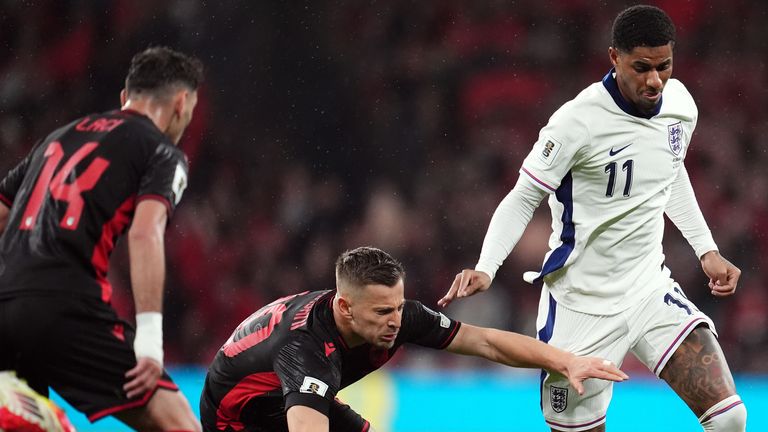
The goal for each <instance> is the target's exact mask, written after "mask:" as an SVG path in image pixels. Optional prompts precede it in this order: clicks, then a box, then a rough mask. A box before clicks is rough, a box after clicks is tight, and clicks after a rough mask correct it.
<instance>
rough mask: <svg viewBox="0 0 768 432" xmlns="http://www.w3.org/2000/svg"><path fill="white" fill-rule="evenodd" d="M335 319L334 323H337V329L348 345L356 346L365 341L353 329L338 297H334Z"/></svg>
mask: <svg viewBox="0 0 768 432" xmlns="http://www.w3.org/2000/svg"><path fill="white" fill-rule="evenodd" d="M333 321H334V324H336V329H337V330H338V331H339V334H340V335H341V338H342V339H344V343H345V344H346V345H347V346H348V347H350V348H352V347H356V346H358V345H362V344H363V343H364V342H365V341H363V339H362V338H361V337H360V336H358V335H357V333H355V332H354V331H353V330H352V324H351V323H350V322H349V319H348V318H347V317H345V316H344V314H343V313H342V312H341V308H340V307H339V298H338V297H334V299H333Z"/></svg>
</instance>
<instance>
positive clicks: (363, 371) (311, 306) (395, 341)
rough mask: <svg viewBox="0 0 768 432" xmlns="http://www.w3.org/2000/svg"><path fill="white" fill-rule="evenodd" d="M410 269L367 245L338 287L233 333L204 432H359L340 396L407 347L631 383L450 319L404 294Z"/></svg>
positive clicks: (341, 270)
mask: <svg viewBox="0 0 768 432" xmlns="http://www.w3.org/2000/svg"><path fill="white" fill-rule="evenodd" d="M404 277H405V271H404V270H403V267H402V265H401V264H400V263H399V262H398V261H396V260H395V259H393V258H392V257H391V256H390V255H388V254H387V253H386V252H383V251H381V250H379V249H375V248H370V247H362V248H357V249H354V250H351V251H347V252H345V253H343V254H342V255H341V256H340V257H339V258H338V260H337V261H336V290H335V291H315V292H304V293H301V294H296V295H292V296H289V297H285V298H282V299H279V300H276V301H274V302H272V303H270V304H269V305H267V306H264V307H263V308H261V309H259V310H258V311H256V312H255V313H254V314H252V315H251V316H250V317H248V318H247V319H246V320H245V321H243V323H241V324H240V325H239V326H238V327H237V329H235V331H234V333H233V334H232V336H231V337H230V338H229V340H227V342H226V343H225V344H224V346H223V347H222V348H221V350H220V351H219V352H218V353H217V355H216V357H215V359H214V361H213V364H212V365H211V366H210V368H209V370H208V375H207V376H206V380H205V386H204V388H203V393H202V396H201V398H200V415H201V419H202V423H203V429H204V430H206V431H241V430H245V431H249V432H261V431H265V432H266V431H270V432H277V431H290V432H305V431H312V432H314V431H323V432H328V431H354V432H366V431H371V430H372V428H371V426H370V425H369V423H368V422H367V421H366V420H364V419H363V418H362V417H361V416H360V415H359V414H357V413H356V412H355V411H353V410H352V409H351V408H350V407H349V406H347V405H345V404H342V403H341V402H340V401H339V400H338V399H336V397H335V396H336V393H337V392H338V391H339V390H341V389H342V388H344V387H346V386H348V385H350V384H352V383H354V382H355V381H357V380H359V379H361V378H362V377H364V376H365V375H367V374H368V373H370V372H372V371H374V370H376V369H378V368H379V367H381V366H382V365H383V364H384V363H386V362H387V361H388V360H389V359H390V358H391V357H392V356H393V355H394V354H395V352H396V351H397V349H398V348H399V347H400V346H401V345H403V344H405V343H414V344H417V345H422V346H426V347H430V348H437V349H446V350H448V351H451V352H454V353H458V354H466V355H473V356H478V357H484V358H487V359H488V360H491V361H494V362H498V363H503V364H506V365H509V366H515V367H530V368H543V369H546V370H548V371H550V373H555V374H560V375H562V376H564V377H566V378H567V379H568V380H569V382H570V383H571V385H572V386H573V387H574V388H575V389H576V390H577V391H578V392H581V391H583V385H582V381H584V380H585V379H587V378H600V379H606V380H611V381H623V380H624V379H627V378H628V377H627V375H625V374H624V373H623V372H622V371H620V370H619V369H618V368H617V367H616V366H614V365H613V364H612V363H610V362H608V361H604V360H603V359H600V358H594V357H589V358H588V357H576V356H574V355H572V354H569V353H567V352H565V351H562V350H560V349H557V348H555V347H553V346H550V345H547V344H545V343H542V342H539V341H537V340H535V339H533V338H530V337H527V336H523V335H520V334H516V333H510V332H504V331H500V330H495V329H488V328H482V327H475V326H471V325H468V324H462V323H460V322H458V321H454V320H451V319H449V318H448V317H446V316H445V315H443V314H440V313H436V312H433V311H431V310H430V309H428V308H426V307H425V306H423V305H422V304H421V303H419V302H417V301H414V300H406V299H405V298H404V282H403V280H404Z"/></svg>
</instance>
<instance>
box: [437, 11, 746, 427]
mask: <svg viewBox="0 0 768 432" xmlns="http://www.w3.org/2000/svg"><path fill="white" fill-rule="evenodd" d="M674 41H675V29H674V25H673V23H672V21H671V20H670V18H669V17H668V16H667V14H666V13H664V12H663V11H662V10H660V9H658V8H656V7H651V6H633V7H630V8H628V9H626V10H624V11H623V12H621V13H620V14H619V15H618V16H617V17H616V20H615V21H614V24H613V41H612V46H611V47H610V48H609V49H608V54H609V57H610V60H611V63H612V64H613V69H611V70H610V71H609V72H608V74H607V75H606V76H605V77H604V78H603V79H602V81H600V82H597V83H594V84H592V85H590V86H589V87H587V88H586V89H584V90H583V91H582V92H581V93H580V94H579V95H578V96H576V98H575V99H573V100H571V101H569V102H567V103H566V104H565V105H563V106H562V107H561V108H560V109H558V110H557V111H556V112H555V113H554V114H553V115H552V117H551V118H550V119H549V122H548V124H547V125H546V126H545V127H544V128H543V129H542V130H541V132H540V135H539V139H538V141H537V142H536V144H535V145H534V147H533V150H532V151H531V153H530V154H529V155H528V157H527V158H526V159H525V161H524V162H523V165H522V168H521V169H520V177H519V179H518V181H517V184H516V185H515V186H514V188H513V189H512V191H511V192H510V193H509V194H508V195H507V196H506V197H505V198H504V199H503V200H502V202H501V203H500V204H499V206H498V208H497V209H496V212H495V213H494V215H493V218H492V219H491V223H490V226H489V228H488V232H487V234H486V237H485V241H484V242H483V248H482V251H481V253H480V259H479V262H478V264H477V266H476V267H475V269H474V270H471V269H466V270H463V271H462V272H461V273H460V274H458V275H456V278H455V280H454V282H453V284H452V285H451V288H450V290H449V291H448V293H447V294H446V295H445V297H443V298H442V299H441V300H440V302H439V304H440V306H446V305H447V304H448V303H450V302H451V301H452V300H453V299H455V298H457V297H466V296H470V295H473V294H474V293H476V292H480V291H485V290H487V289H488V288H489V286H490V284H491V281H492V280H493V277H494V275H495V273H496V270H497V269H498V268H499V266H500V265H501V264H502V262H503V261H504V259H505V258H506V257H507V256H508V255H509V253H510V252H511V251H512V249H513V247H514V246H515V244H516V243H517V241H518V240H519V239H520V236H521V235H522V233H523V231H524V230H525V227H526V225H527V224H528V222H529V221H530V219H531V217H532V215H533V212H534V210H535V209H536V207H537V206H538V205H539V204H540V202H541V201H542V199H543V198H544V197H545V196H547V195H548V196H549V206H550V208H551V211H552V230H553V233H552V235H551V237H550V239H549V247H550V251H549V252H548V253H547V255H546V257H545V258H544V263H543V266H542V268H541V270H540V271H538V272H535V273H534V272H528V273H526V274H525V275H524V279H525V280H526V281H528V282H535V281H539V280H541V281H543V283H544V284H543V288H542V293H541V301H540V303H539V317H538V319H537V323H536V324H537V329H539V331H538V337H539V339H541V340H542V341H544V342H548V343H550V344H552V345H555V346H557V347H559V348H561V349H564V350H566V351H571V352H573V353H575V354H577V355H590V356H600V357H603V358H606V359H610V360H612V361H613V362H615V363H616V364H618V365H620V364H621V363H622V361H623V359H624V356H625V355H626V354H627V352H628V351H632V352H633V353H634V354H635V356H637V358H638V359H640V361H642V362H643V363H644V364H645V365H646V366H647V367H648V369H650V370H651V371H653V373H655V374H656V375H657V376H659V377H660V378H662V379H664V380H665V381H666V382H667V383H668V384H669V385H670V387H672V389H674V391H675V392H676V393H677V394H678V395H679V396H680V397H681V398H682V399H683V400H684V401H685V403H686V404H687V405H688V406H689V407H690V409H691V410H692V411H693V412H694V413H695V414H696V416H698V417H699V421H700V423H701V424H702V426H703V428H704V430H705V431H718V432H722V431H743V430H745V427H746V408H745V407H744V404H743V403H742V402H741V399H740V398H739V396H738V395H737V393H736V388H735V385H734V382H733V377H732V376H731V372H730V370H729V369H728V365H727V363H726V360H725V357H724V356H723V352H722V350H721V348H720V345H719V344H718V342H717V339H716V338H715V326H714V324H713V323H712V321H711V320H710V318H709V317H708V316H706V315H705V314H704V313H702V312H701V311H699V310H698V309H697V308H696V306H695V305H694V304H693V303H691V302H690V301H689V300H688V299H687V298H686V296H685V294H684V293H683V290H682V289H681V288H680V286H679V285H678V284H677V283H676V282H675V281H674V280H673V279H672V278H671V277H670V271H669V269H667V267H666V266H665V265H664V254H663V251H662V236H663V231H664V214H665V213H666V214H667V216H668V217H669V218H670V220H672V222H673V223H674V224H675V226H677V228H678V229H680V231H681V232H682V233H683V235H684V236H685V238H686V239H687V240H688V242H689V243H690V244H691V246H692V248H693V249H694V251H695V253H696V255H697V256H698V257H699V258H700V260H701V266H702V269H703V271H704V273H706V274H707V276H708V277H709V278H710V283H709V287H710V290H711V292H712V294H713V295H715V296H718V297H720V296H728V295H731V294H733V293H734V292H735V290H736V284H737V282H738V279H739V275H740V273H741V272H740V270H739V269H738V268H737V267H736V266H734V265H733V264H731V263H730V262H728V261H727V260H726V259H725V258H723V257H722V256H720V254H719V253H718V250H717V245H716V244H715V242H714V240H713V238H712V235H711V233H710V231H709V228H708V227H707V224H706V221H705V220H704V217H703V216H702V213H701V210H700V209H699V206H698V203H697V202H696V197H695V195H694V192H693V188H692V186H691V183H690V180H689V178H688V174H687V172H686V169H685V166H684V164H683V159H684V158H685V155H686V153H687V151H688V145H689V144H690V140H691V136H692V135H693V130H694V128H695V127H696V120H697V117H698V111H697V108H696V104H695V103H694V101H693V98H692V97H691V95H690V94H689V93H688V90H686V88H685V87H684V86H683V84H682V83H681V82H680V81H678V80H675V79H670V76H671V74H672V57H673V45H674ZM662 92H663V93H662ZM585 384H586V385H585V390H586V392H585V393H584V394H583V395H579V394H577V393H576V392H574V391H573V389H572V388H570V386H569V385H568V382H567V381H566V380H565V379H563V378H562V377H558V376H554V375H549V374H546V375H545V374H543V375H542V386H541V391H542V395H541V396H542V410H543V413H544V418H545V420H546V422H547V424H548V425H549V426H550V428H551V429H552V430H558V431H604V430H605V415H606V411H607V408H608V404H609V402H610V399H611V393H612V389H613V387H612V383H610V382H607V381H599V380H590V381H587V382H586V383H585Z"/></svg>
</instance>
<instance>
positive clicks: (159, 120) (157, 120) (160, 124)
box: [121, 97, 172, 133]
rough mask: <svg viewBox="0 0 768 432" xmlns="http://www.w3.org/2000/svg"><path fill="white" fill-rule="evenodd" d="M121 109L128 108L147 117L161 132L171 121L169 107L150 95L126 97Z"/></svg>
mask: <svg viewBox="0 0 768 432" xmlns="http://www.w3.org/2000/svg"><path fill="white" fill-rule="evenodd" d="M121 109H124V110H126V109H129V110H132V111H136V112H137V113H139V114H143V115H145V116H147V117H149V119H150V120H152V123H154V124H155V126H156V127H157V128H158V129H160V131H161V132H163V133H165V131H166V130H168V125H169V124H170V122H171V114H172V113H171V111H170V110H169V108H168V107H167V106H166V105H165V104H161V103H159V102H158V101H157V100H156V99H155V98H152V97H146V98H136V99H128V100H126V101H125V104H123V106H122V108H121Z"/></svg>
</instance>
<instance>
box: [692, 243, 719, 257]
mask: <svg viewBox="0 0 768 432" xmlns="http://www.w3.org/2000/svg"><path fill="white" fill-rule="evenodd" d="M712 251H715V252H720V250H719V249H718V248H717V245H716V244H715V242H714V241H713V242H712V243H709V244H706V245H704V246H700V247H698V248H696V256H697V257H699V259H701V257H703V256H704V255H706V253H707V252H712Z"/></svg>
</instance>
